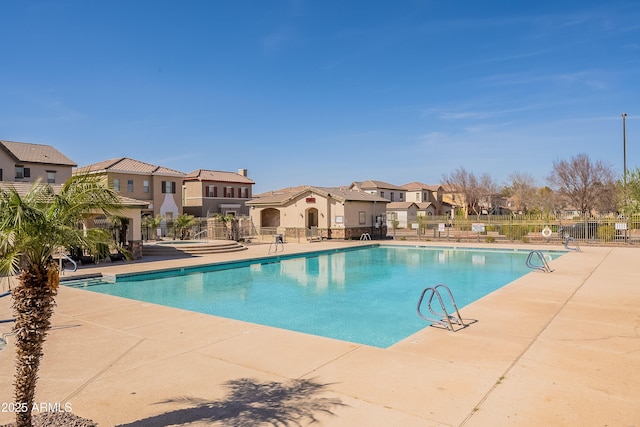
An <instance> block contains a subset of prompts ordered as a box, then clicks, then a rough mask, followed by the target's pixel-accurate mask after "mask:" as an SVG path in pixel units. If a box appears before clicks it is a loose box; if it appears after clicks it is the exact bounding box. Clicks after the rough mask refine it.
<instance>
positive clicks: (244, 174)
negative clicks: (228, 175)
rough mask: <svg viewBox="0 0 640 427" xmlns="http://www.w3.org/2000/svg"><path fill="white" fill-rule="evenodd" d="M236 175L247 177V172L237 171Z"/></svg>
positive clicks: (243, 170)
mask: <svg viewBox="0 0 640 427" xmlns="http://www.w3.org/2000/svg"><path fill="white" fill-rule="evenodd" d="M238 175H242V176H247V170H246V169H238Z"/></svg>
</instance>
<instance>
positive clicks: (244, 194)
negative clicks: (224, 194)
mask: <svg viewBox="0 0 640 427" xmlns="http://www.w3.org/2000/svg"><path fill="white" fill-rule="evenodd" d="M240 197H242V198H243V199H248V198H249V189H248V188H247V187H242V188H240Z"/></svg>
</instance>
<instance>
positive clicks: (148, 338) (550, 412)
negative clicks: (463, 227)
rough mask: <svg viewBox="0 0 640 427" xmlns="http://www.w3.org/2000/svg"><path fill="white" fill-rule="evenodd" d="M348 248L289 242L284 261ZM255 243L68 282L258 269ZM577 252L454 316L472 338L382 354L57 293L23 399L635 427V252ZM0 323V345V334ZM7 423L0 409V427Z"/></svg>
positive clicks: (116, 266)
mask: <svg viewBox="0 0 640 427" xmlns="http://www.w3.org/2000/svg"><path fill="white" fill-rule="evenodd" d="M374 243H375V242H374ZM384 243H385V244H386V243H389V242H384ZM396 243H398V244H411V245H415V243H411V242H396ZM358 244H360V243H359V242H341V241H328V242H327V241H325V242H316V243H312V244H294V243H288V244H286V245H285V254H291V253H294V252H305V251H310V250H324V249H331V248H339V247H344V246H352V245H358ZM425 245H428V246H438V244H437V243H431V242H428V243H425ZM440 246H449V247H450V246H458V247H478V248H481V247H491V248H496V247H500V248H502V247H504V248H512V247H519V248H524V249H526V248H531V249H536V250H537V249H562V247H561V246H556V247H551V246H547V247H541V246H533V247H532V246H526V245H523V246H508V247H507V246H506V245H505V246H502V245H496V244H492V245H484V244H478V245H472V244H456V245H454V244H445V245H440ZM268 247H269V245H254V246H250V247H249V250H247V251H243V252H235V253H228V254H216V255H208V256H201V257H192V258H182V259H174V260H162V259H158V260H155V261H153V260H148V261H147V262H127V263H113V264H99V265H96V266H91V267H86V268H83V269H81V270H79V271H78V272H77V273H75V274H85V273H89V272H102V273H104V274H117V273H124V272H133V271H146V270H153V269H159V268H169V267H176V266H186V265H196V264H207V263H212V262H221V261H230V260H238V259H247V258H257V257H263V256H266V255H267V251H268ZM582 250H583V252H581V253H576V252H569V253H567V254H566V255H563V256H562V257H560V258H558V259H557V260H554V261H553V262H552V263H551V267H552V268H553V269H554V272H553V273H542V272H531V273H529V274H527V275H525V276H524V277H522V278H520V279H518V280H516V281H514V282H512V283H510V284H509V285H507V286H505V287H503V288H501V289H499V290H497V291H495V292H493V293H491V294H490V295H487V296H486V297H484V298H482V299H480V300H478V301H476V302H475V303H472V304H470V305H468V306H467V307H464V308H462V309H461V310H460V311H461V314H462V316H463V318H465V319H473V320H476V321H477V322H475V323H473V324H472V325H471V326H469V327H467V328H465V329H462V330H459V331H457V332H455V333H453V332H449V331H446V330H442V329H439V328H432V327H426V328H425V329H423V330H421V331H419V332H418V333H416V334H414V335H412V336H411V337H409V338H407V339H405V340H403V341H401V342H399V343H397V344H396V345H394V346H392V347H390V348H387V349H380V348H375V347H368V346H364V345H358V344H353V343H348V342H343V341H336V340H332V339H327V338H322V337H316V336H312V335H306V334H302V333H296V332H290V331H286V330H281V329H276V328H271V327H266V326H260V325H256V324H250V323H245V322H241V321H236V320H230V319H223V318H218V317H215V316H210V315H204V314H198V313H192V312H188V311H184V310H178V309H173V308H167V307H161V306H157V305H154V304H149V303H142V302H137V301H131V300H126V299H122V298H118V297H113V296H108V295H102V294H97V293H93V292H87V291H84V290H82V289H74V288H68V287H64V286H61V289H60V292H59V296H58V298H57V302H58V307H57V309H56V312H55V315H54V319H53V329H52V330H51V332H50V333H49V336H48V339H47V342H46V344H45V355H44V358H43V360H42V365H41V368H40V379H39V382H38V387H37V394H36V401H37V402H38V403H43V404H44V406H43V408H44V407H45V406H47V405H48V407H49V409H51V408H53V409H55V407H56V404H59V405H60V407H61V408H63V409H64V408H65V405H67V406H66V408H67V409H70V410H71V411H72V412H73V413H74V414H76V415H79V416H81V417H85V418H90V419H93V420H95V421H96V422H98V423H99V425H100V426H101V427H104V426H115V425H124V426H165V425H174V424H177V425H219V426H250V425H251V426H253V425H298V424H297V423H298V422H299V423H300V425H308V424H310V423H311V421H312V420H313V419H315V420H316V421H317V424H316V425H321V426H362V425H366V426H406V427H411V426H416V427H417V426H420V427H424V426H462V425H464V426H505V425H514V426H540V425H553V426H578V425H580V426H596V425H597V426H605V425H609V426H640V409H639V405H638V402H640V250H639V249H638V248H628V247H595V246H586V247H583V248H582ZM429 285H433V284H431V283H429V282H428V277H425V286H429ZM417 298H418V295H416V302H417ZM8 300H10V298H3V299H0V319H4V318H7V317H9V316H10V307H9V305H10V301H8ZM0 327H3V328H4V329H1V328H0V336H2V333H3V332H6V331H7V330H8V328H9V327H8V326H6V324H0ZM7 342H8V343H7V346H6V347H5V348H4V349H3V350H0V367H1V369H0V404H3V405H4V406H3V408H4V409H8V405H6V404H8V403H10V402H11V401H12V400H13V399H12V396H13V386H12V384H13V375H14V372H13V366H14V363H13V360H14V356H15V348H14V346H13V342H12V336H10V335H9V336H8V337H7ZM43 410H45V409H43ZM13 418H14V417H13V414H11V413H8V412H0V424H3V423H8V422H11V421H13ZM261 423H263V424H261Z"/></svg>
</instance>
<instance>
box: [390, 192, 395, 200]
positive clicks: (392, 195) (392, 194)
mask: <svg viewBox="0 0 640 427" xmlns="http://www.w3.org/2000/svg"><path fill="white" fill-rule="evenodd" d="M394 196H395V193H391V199H390V200H391V201H392V202H393V201H394V200H393V199H394V198H395V197H394Z"/></svg>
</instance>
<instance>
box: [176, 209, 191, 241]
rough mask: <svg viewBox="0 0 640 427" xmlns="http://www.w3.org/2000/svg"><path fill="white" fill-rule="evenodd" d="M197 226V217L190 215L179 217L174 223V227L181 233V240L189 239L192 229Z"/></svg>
mask: <svg viewBox="0 0 640 427" xmlns="http://www.w3.org/2000/svg"><path fill="white" fill-rule="evenodd" d="M195 224H196V219H195V217H194V216H193V215H189V214H182V215H178V216H177V217H176V219H175V221H174V222H173V226H174V227H175V228H176V229H178V231H180V240H185V239H187V238H189V234H190V230H191V227H193V226H194V225H195Z"/></svg>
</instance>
